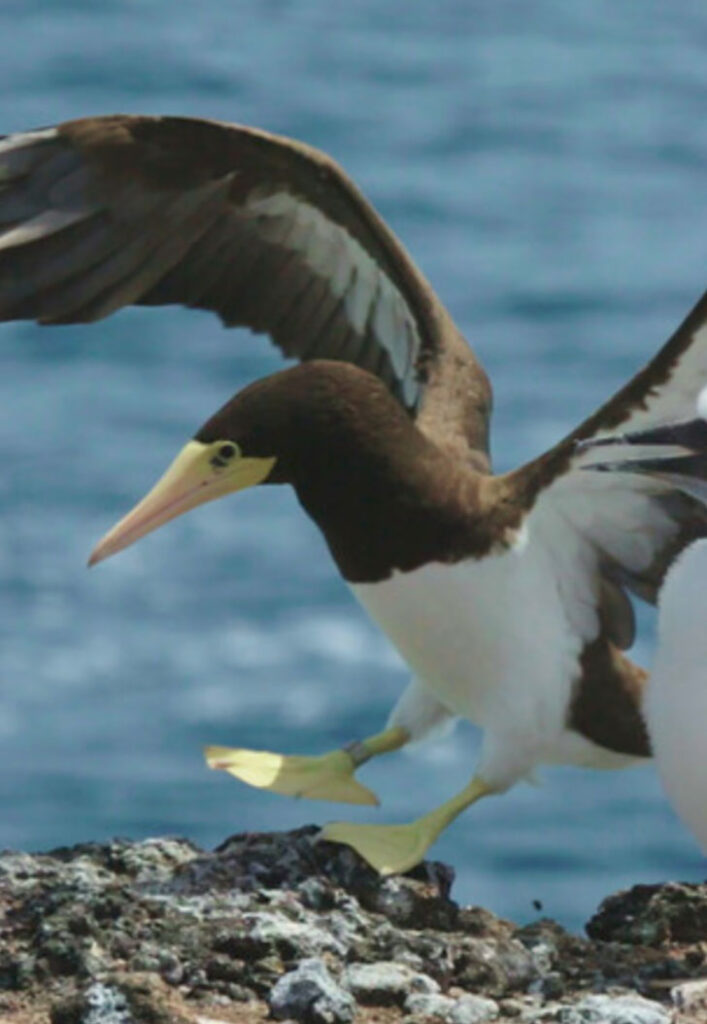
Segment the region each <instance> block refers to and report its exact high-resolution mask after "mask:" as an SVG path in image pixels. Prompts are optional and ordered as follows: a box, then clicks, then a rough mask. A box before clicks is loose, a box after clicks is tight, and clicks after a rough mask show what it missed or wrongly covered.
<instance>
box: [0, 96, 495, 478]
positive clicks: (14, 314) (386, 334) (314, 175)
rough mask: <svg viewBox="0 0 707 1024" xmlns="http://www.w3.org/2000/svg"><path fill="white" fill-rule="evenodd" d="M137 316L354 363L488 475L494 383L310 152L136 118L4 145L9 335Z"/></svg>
mask: <svg viewBox="0 0 707 1024" xmlns="http://www.w3.org/2000/svg"><path fill="white" fill-rule="evenodd" d="M134 303H142V304H149V305H158V304H164V303H179V304H183V305H187V306H195V307H199V308H202V309H209V310H213V311H214V312H216V313H218V315H219V316H220V317H221V319H222V321H223V322H224V323H225V324H226V325H228V326H235V325H243V326H248V327H250V328H252V329H253V330H256V331H263V332H266V333H268V334H269V335H270V336H271V337H272V338H273V340H274V341H275V342H276V344H277V345H278V346H279V347H280V348H281V349H282V351H283V352H284V353H285V354H286V355H288V356H295V357H298V358H300V359H312V358H331V359H342V360H347V361H350V362H353V363H356V364H357V365H359V366H362V367H364V368H365V369H368V370H370V371H371V372H372V373H375V374H377V375H378V376H379V377H380V378H381V379H383V380H384V381H385V383H386V384H387V385H388V386H389V387H390V389H391V391H392V392H393V393H394V394H395V395H396V397H397V398H398V399H399V400H400V402H401V403H402V404H403V405H404V406H405V407H406V408H407V409H408V410H410V412H411V413H412V414H413V415H416V416H417V417H418V423H419V425H420V426H421V428H422V429H423V430H425V431H426V432H427V433H428V434H430V435H431V436H433V437H434V438H435V439H436V440H438V441H440V442H443V443H446V444H449V445H453V446H457V447H458V448H460V450H461V449H463V450H464V451H465V453H466V454H467V455H468V454H469V450H471V452H472V453H473V452H475V451H476V450H478V452H477V454H478V461H479V463H480V464H481V465H483V464H484V463H485V453H486V448H487V445H486V431H487V419H488V412H489V406H490V391H489V386H488V382H487V380H486V377H485V375H484V373H483V370H482V369H481V367H480V366H479V364H478V362H477V361H476V359H475V358H474V356H473V354H472V352H471V350H470V349H469V347H468V345H466V343H465V342H464V340H463V339H462V338H461V336H460V335H459V333H458V332H457V330H456V328H455V327H454V325H453V323H452V322H451V320H450V318H449V316H448V314H447V313H446V311H445V310H444V308H443V306H442V305H441V303H440V302H439V301H438V299H437V298H436V296H435V294H434V292H433V290H432V289H431V287H430V286H429V284H428V283H427V281H426V280H425V279H424V277H423V276H422V275H421V273H420V272H419V270H418V269H417V268H416V267H415V265H414V264H413V262H412V260H411V259H410V257H409V256H408V254H407V253H406V251H405V249H404V248H403V247H402V245H401V244H400V242H399V241H398V240H397V239H396V237H395V236H394V235H393V234H392V232H391V231H390V230H389V229H388V228H387V226H386V225H385V223H384V222H383V221H382V220H381V218H380V217H379V216H378V214H377V213H376V212H375V210H374V209H373V208H372V207H371V205H370V204H369V203H368V202H367V201H366V200H365V198H364V197H363V196H362V195H361V194H360V192H359V191H358V190H357V188H356V187H355V185H354V184H353V183H352V182H351V181H350V179H349V178H348V177H347V176H346V175H345V174H344V172H343V171H342V170H341V168H340V167H339V166H338V165H337V164H336V163H335V162H334V161H333V160H332V159H330V158H329V157H328V156H326V155H325V154H323V153H321V152H319V151H317V150H315V149H312V148H310V147H308V146H306V145H304V144H302V143H299V142H295V141H292V140H289V139H285V138H281V137H278V136H275V135H270V134H268V133H266V132H262V131H257V130H254V129H250V128H243V127H239V126H235V125H229V124H222V123H217V122H210V121H201V120H191V119H187V118H176V117H130V116H112V117H100V118H91V119H86V120H81V121H72V122H67V123H66V124H63V125H60V126H59V127H57V128H50V129H46V130H42V131H37V132H28V133H26V134H22V135H15V136H8V137H7V138H5V139H4V140H2V141H0V319H5V320H11V319H34V320H39V321H40V322H41V323H45V324H52V323H73V322H81V321H84V322H85V321H92V320H97V319H99V318H101V317H104V316H108V315H109V314H110V313H112V312H114V311H115V310H116V309H118V308H120V307H121V306H125V305H129V304H134Z"/></svg>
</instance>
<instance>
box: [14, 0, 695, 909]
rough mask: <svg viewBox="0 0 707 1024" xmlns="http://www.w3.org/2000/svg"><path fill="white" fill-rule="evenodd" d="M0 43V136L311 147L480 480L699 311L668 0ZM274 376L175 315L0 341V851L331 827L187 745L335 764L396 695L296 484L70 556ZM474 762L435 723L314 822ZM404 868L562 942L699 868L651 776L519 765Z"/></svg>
mask: <svg viewBox="0 0 707 1024" xmlns="http://www.w3.org/2000/svg"><path fill="white" fill-rule="evenodd" d="M0 37H1V38H2V40H3V61H2V62H1V63H0V131H5V132H7V131H13V130H19V129H22V128H26V127H34V126H40V125H46V124H51V123H53V122H55V121H58V120H61V119H65V118H69V117H75V116H80V115H83V114H89V113H100V112H114V111H126V112H132V111H145V112H154V113H183V114H191V115H201V116H208V117H215V118H223V119H226V120H235V121H241V122H245V123H251V124H255V125H259V126H262V127H266V128H268V129H271V130H274V131H279V132H283V133H286V134H289V135H295V136H298V137H300V138H303V139H306V140H307V141H308V142H310V143H312V144H314V145H317V146H320V147H323V148H324V149H326V150H328V151H329V152H331V153H332V154H334V155H335V156H336V157H337V158H338V159H339V160H340V161H341V162H342V163H343V164H344V166H345V167H346V168H347V169H348V170H349V172H351V173H352V174H353V176H354V177H355V178H356V180H357V181H358V182H359V184H360V185H361V187H362V188H363V189H364V190H365V192H366V193H367V194H368V196H370V198H371V199H372V200H373V202H374V203H375V205H376V206H377V207H378V209H379V210H380V211H381V212H382V214H383V215H384V216H385V217H386V219H387V220H388V221H389V222H390V223H391V225H392V226H393V228H394V229H395V230H396V231H397V232H398V233H399V235H400V236H401V238H402V239H403V240H404V242H405V244H406V245H407V246H408V248H409V249H410V250H411V252H412V253H413V254H414V256H415V258H416V259H417V260H418V262H419V263H420V265H421V266H422V268H423V269H424V271H425V273H426V274H427V275H428V276H429V278H430V279H431V281H432V283H433V284H434V286H435V287H436V288H437V289H438V291H439V293H440V295H441V296H442V298H443V300H444V301H445V302H446V303H447V304H448V306H449V308H450V310H451V311H452V314H453V315H454V317H455V318H456V320H457V322H458V323H459V325H460V326H461V328H462V330H463V331H464V332H465V333H466V335H467V337H468V338H469V339H470V340H471V342H472V343H473V344H474V346H475V347H476V349H477V351H478V353H479V355H480V356H481V358H482V359H483V361H484V363H485V365H486V367H487V369H488V371H489V373H490V375H491V378H492V380H493V383H494V387H495V393H496V412H495V421H494V455H495V460H496V465H497V468H499V469H502V468H507V467H510V466H513V465H515V464H517V463H519V462H520V461H522V460H524V459H526V458H528V457H530V456H531V455H533V454H535V453H537V452H539V451H540V450H542V449H543V448H544V447H546V446H548V445H549V444H551V443H553V442H554V441H555V440H556V439H558V438H559V437H560V436H561V435H562V434H563V433H565V432H566V431H567V430H568V429H570V428H571V427H572V426H573V425H574V424H575V423H576V422H577V421H578V420H579V419H580V418H581V417H583V416H584V415H585V414H586V413H588V412H589V411H591V410H592V408H593V407H594V406H595V405H596V404H597V403H599V402H600V401H602V400H603V399H604V398H606V397H607V396H608V395H609V394H610V393H611V392H612V391H613V390H614V389H615V388H616V387H617V386H619V385H620V384H621V383H622V382H623V381H624V380H625V379H626V377H627V376H629V375H630V374H631V373H632V372H634V371H635V370H636V369H637V368H638V367H639V366H640V365H641V364H642V362H644V361H645V360H646V359H647V358H648V357H649V356H650V355H651V354H652V353H653V351H654V350H655V349H656V348H657V347H658V346H659V345H660V344H661V343H662V342H663V341H664V339H665V338H666V337H667V336H668V335H669V333H670V332H671V331H672V330H673V329H674V327H675V326H676V325H677V324H678V323H679V321H680V320H681V319H682V317H683V316H684V315H685V313H686V312H687V311H688V309H689V308H690V306H691V305H692V303H693V302H694V301H695V300H696V298H697V297H698V296H699V294H700V293H701V292H702V290H703V289H704V286H705V268H706V265H707V261H706V260H705V256H706V254H707V246H706V242H705V238H706V237H707V233H706V227H707V205H706V203H705V188H704V168H705V166H706V165H707V119H706V118H705V117H704V106H705V97H706V95H707V62H705V60H704V53H705V46H706V45H707V8H706V7H705V6H704V4H702V3H699V2H696V0H695V2H684V3H682V4H679V5H667V4H663V3H660V2H658V0H641V2H638V0H633V2H631V0H627V2H625V3H621V4H616V3H613V2H610V0H596V2H592V3H584V2H578V3H576V4H566V3H562V2H560V0H539V2H537V3H533V4H525V3H523V2H521V0H511V2H508V3H504V4H496V3H493V2H492V0H486V2H483V3H482V2H478V0H437V2H435V3H434V4H432V3H428V2H426V0H418V2H416V3H414V4H412V3H409V2H406V0H388V2H384V3H381V2H374V0H362V2H359V3H357V4H350V5H346V6H344V5H336V4H332V3H330V2H326V0H238V2H236V3H233V2H225V0H201V2H200V3H199V4H181V3H174V2H170V0H103V2H102V3H100V4H95V3H92V2H90V0H73V2H72V0H56V2H54V3H47V2H40V0H16V2H15V0H5V2H4V3H3V4H2V5H0ZM280 365H281V363H280V360H279V356H278V355H277V353H276V352H275V351H274V350H273V349H272V347H271V346H270V345H269V344H268V342H267V341H266V340H264V339H262V338H255V337H252V336H250V335H248V334H246V333H244V332H233V331H231V332H226V331H225V330H223V329H222V328H221V327H220V325H219V324H218V322H217V321H216V320H215V319H214V318H210V317H209V316H207V315H205V314H198V313H193V312H186V311H183V310H178V309H163V310H129V311H126V312H124V313H121V314H120V315H118V316H115V317H113V318H112V319H110V320H107V321H105V322H103V323H100V324H97V325H95V326H91V327H64V328H55V329H42V328H38V327H35V326H33V325H29V324H11V325H6V326H3V327H0V366H1V367H2V372H1V374H0V465H1V467H2V470H1V472H0V767H1V771H0V808H1V812H0V846H9V847H21V848H28V849H43V848H47V847H49V846H52V845H57V844H67V843H72V842H75V841H79V840H84V839H102V838H106V837H109V836H112V835H117V834H118V835H127V836H133V837H140V836H149V835H154V834H158V833H165V832H168V833H177V834H181V835H187V836H189V837H191V838H192V839H194V840H196V841H197V842H199V843H202V844H206V845H208V844H214V843H216V842H217V841H219V840H220V839H222V838H223V837H224V836H225V835H227V834H229V833H230V832H234V831H240V830H255V829H279V828H288V827H292V826H295V825H299V824H303V823H305V822H309V821H316V822H324V821H326V820H331V819H332V818H338V817H341V816H342V808H340V807H336V806H334V805H327V804H316V803H304V802H301V803H297V802H293V801H287V800H285V799H283V798H280V797H277V796H272V795H270V794H261V793H257V792H255V791H252V790H249V789H247V788H245V787H243V786H240V785H239V784H237V783H236V782H235V781H233V780H231V779H229V778H228V777H226V776H223V775H221V774H215V773H209V772H208V771H207V770H206V769H205V767H204V765H203V763H202V760H201V755H200V747H201V746H202V745H203V744H205V743H224V744H239V745H250V746H255V747H259V746H262V747H268V748H271V749H277V750H280V749H281V750H287V751H293V752H317V751H321V750H325V749H328V748H329V747H331V746H333V745H334V746H336V745H340V744H342V743H343V742H345V741H347V740H349V739H350V738H351V737H352V736H357V735H363V734H365V733H367V732H369V731H371V730H374V729H377V728H378V727H379V726H380V725H381V723H382V722H383V721H384V718H385V715H386V713H387V710H388V708H389V707H390V706H391V704H392V703H393V702H394V700H395V699H396V696H397V695H398V694H399V692H400V690H401V688H402V687H403V686H404V685H405V682H406V671H405V668H404V666H402V665H401V664H400V662H399V661H398V659H397V658H396V657H395V656H394V654H393V653H392V652H391V651H390V649H389V648H388V646H387V645H386V643H385V641H384V639H383V638H382V637H381V636H380V635H379V634H378V633H377V632H376V630H375V629H374V628H373V627H372V626H371V625H370V624H369V623H368V622H367V621H366V619H365V618H364V616H363V613H362V612H361V610H360V609H359V608H358V607H357V606H356V605H355V604H354V602H353V600H352V599H351V597H350V595H349V594H348V592H347V590H346V588H345V586H344V584H343V583H342V582H341V581H340V579H339V578H338V576H337V574H336V572H335V571H334V569H333V566H332V563H331V561H330V559H329V556H328V554H327V552H326V550H325V548H324V545H323V542H322V540H321V538H320V537H319V535H318V533H317V531H316V530H315V529H314V527H313V526H312V524H311V523H309V522H308V521H307V519H306V518H305V517H304V516H303V514H302V513H301V512H300V510H299V509H298V507H297V506H296V503H295V500H294V498H293V495H292V494H290V493H288V492H287V491H285V490H284V489H279V488H277V489H267V490H265V491H262V492H260V491H257V490H256V491H254V492H252V493H248V494H245V495H243V496H239V497H238V499H232V500H228V501H223V502H219V503H215V504H213V505H211V506H208V507H206V508H203V509H201V510H199V511H198V512H195V513H192V514H191V515H189V516H187V517H185V518H184V519H182V520H178V521H175V522H174V523H172V524H171V525H169V526H168V527H166V528H165V529H163V530H162V531H159V532H158V533H157V534H155V535H154V536H151V537H150V538H148V539H146V540H145V541H143V542H142V543H141V544H140V545H138V546H137V547H135V548H134V549H131V550H129V551H127V552H125V553H124V554H121V555H120V556H119V557H117V558H115V559H114V560H111V561H110V562H107V563H106V564H105V565H101V566H100V567H98V568H97V569H96V570H94V571H92V572H90V573H88V572H86V570H85V568H84V565H85V559H86V556H87V554H88V552H89V551H90V549H91V547H92V546H93V543H94V542H95V540H97V539H98V537H99V536H100V535H101V534H102V533H103V532H104V531H105V530H106V529H107V528H108V527H109V526H110V525H112V523H113V522H114V521H115V520H116V519H117V518H118V517H119V516H120V515H122V514H123V513H124V512H125V511H126V510H127V509H128V508H129V507H130V506H131V504H132V503H133V502H134V501H135V500H136V499H137V498H139V497H140V496H141V495H142V494H143V493H144V491H145V490H146V489H147V488H148V487H149V486H150V485H151V484H152V482H153V481H154V479H155V478H156V477H157V475H158V474H159V473H160V472H161V471H162V469H163V468H164V466H165V465H166V463H167V462H168V461H169V460H170V459H171V458H172V456H173V455H174V454H175V452H176V451H177V450H178V448H179V447H181V445H182V444H183V442H184V441H185V440H186V439H187V438H188V437H189V436H191V434H192V432H193V431H194V429H195V428H196V427H198V425H199V424H200V423H201V422H202V421H203V420H204V419H205V418H206V417H207V416H208V415H209V414H210V413H211V412H213V411H214V410H215V409H216V408H217V407H218V406H219V405H220V404H221V403H222V402H223V401H224V400H226V399H227V398H228V397H229V396H230V394H231V393H232V392H234V391H236V390H237V389H238V388H240V387H241V386H242V385H243V384H244V383H245V382H246V381H248V380H251V379H253V378H254V377H256V376H260V375H263V374H265V373H267V372H271V371H273V370H275V369H277V368H278V367H279V366H280ZM642 622H643V625H644V629H643V631H642V641H641V644H640V647H639V650H638V652H637V656H638V657H639V659H640V660H642V661H643V662H644V663H649V661H650V656H651V654H650V652H651V643H652V632H651V631H652V626H653V619H652V615H651V614H649V613H646V614H644V615H643V617H642ZM470 671H473V666H470ZM477 745H478V736H477V734H476V733H475V732H474V730H473V729H471V728H470V727H468V726H463V727H461V728H459V729H458V730H457V732H456V733H455V734H454V735H453V736H452V737H451V738H449V739H446V740H444V741H443V742H440V743H438V744H433V745H430V746H427V747H423V748H421V749H419V750H418V751H416V752H415V753H414V754H411V755H403V754H401V755H396V756H394V757H391V758H388V759H383V760H381V761H380V762H378V763H375V764H373V765H371V766H368V767H367V768H366V769H364V772H363V776H364V778H365V781H366V782H367V783H369V784H370V785H372V786H374V788H376V789H377V790H378V792H379V793H380V795H381V797H382V800H383V807H382V809H381V810H380V811H373V812H371V811H366V810H357V809H355V808H354V809H353V811H352V810H351V809H346V808H344V809H343V815H344V816H352V817H354V818H357V819H361V820H389V821H402V820H406V819H408V818H410V817H411V816H414V815H417V814H418V813H420V812H422V811H424V810H427V809H429V808H431V807H432V806H434V805H435V804H436V803H438V802H440V801H441V800H442V799H446V798H447V796H449V795H450V794H451V793H452V792H453V791H455V790H456V789H457V788H459V787H460V786H461V785H462V784H463V783H464V782H465V781H466V780H467V778H468V776H469V774H470V771H471V769H472V766H473V762H474V756H475V751H476V749H477ZM434 853H435V855H437V856H439V857H440V858H444V859H446V860H448V861H450V862H451V863H453V864H454V866H455V868H456V870H457V876H458V880H457V883H456V890H455V892H456V896H457V898H458V899H460V900H462V901H465V902H481V903H483V904H485V905H486V906H488V907H490V908H492V909H493V910H495V911H497V912H499V913H501V914H505V915H508V916H510V917H512V918H515V919H516V920H519V921H527V920H531V919H533V917H534V916H536V914H537V913H538V911H537V909H536V908H534V906H533V901H540V902H541V903H542V904H543V908H544V912H545V913H549V914H552V915H554V916H556V917H557V918H559V920H561V921H562V922H563V923H565V924H566V925H567V926H569V927H572V928H580V927H581V925H582V923H583V922H584V921H585V920H586V918H587V917H588V915H589V914H590V913H591V911H592V910H593V908H594V907H595V906H596V904H597V902H598V901H599V900H600V899H601V898H602V897H603V896H604V895H606V894H607V893H608V892H610V891H612V890H614V889H616V888H618V887H621V886H625V885H629V884H632V883H635V882H649V881H658V880H661V879H667V878H676V877H679V878H685V879H697V878H700V877H703V876H704V874H705V864H704V861H703V860H702V859H701V857H700V855H699V853H698V851H697V848H696V846H695V844H694V842H693V841H692V840H691V838H690V837H689V836H688V835H687V834H686V833H685V831H684V830H683V829H682V827H681V826H680V825H679V824H678V822H677V821H676V819H675V817H674V815H673V813H672V812H671V810H670V808H669V807H668V805H667V803H666V801H665V799H664V798H663V796H662V794H661V792H660V789H659V786H658V784H657V781H656V778H655V775H654V772H653V770H652V769H651V768H650V767H644V768H640V769H632V770H630V771H626V772H623V773H608V774H602V773H592V772H582V771H574V770H554V771H548V772H546V773H545V774H544V781H543V785H542V786H541V787H531V786H526V785H521V786H518V787H517V788H516V789H515V790H513V791H512V792H511V793H509V794H508V795H506V796H504V797H502V798H497V799H492V800H488V801H484V802H482V803H481V804H479V805H478V806H477V807H475V808H474V809H473V810H471V811H469V812H468V813H467V814H466V815H464V816H463V817H462V818H461V819H460V820H459V821H458V822H457V823H456V824H455V825H454V826H453V827H452V828H451V829H450V830H449V831H448V832H447V833H446V834H445V835H444V836H443V837H442V839H441V840H440V841H439V843H438V844H437V846H436V847H435V849H434Z"/></svg>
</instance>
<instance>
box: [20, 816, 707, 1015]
mask: <svg viewBox="0 0 707 1024" xmlns="http://www.w3.org/2000/svg"><path fill="white" fill-rule="evenodd" d="M316 834H317V830H316V829H315V828H303V829H300V830H298V831H296V832H291V833H278V834H273V835H240V836H234V837H232V838H230V839H228V840H226V842H224V843H223V844H222V845H221V846H220V847H219V848H218V849H217V850H215V851H214V852H213V853H207V852H205V851H203V850H200V849H198V848H197V847H195V846H194V845H192V844H191V843H189V842H187V841H186V840H181V839H155V840H149V841H146V842H140V843H132V842H123V841H116V842H112V843H108V844H104V845H101V844H92V843H89V844H82V845H79V846H74V847H71V848H66V849H58V850H53V851H52V852H51V853H47V854H36V855H30V854H26V853H5V854H3V855H0V908H1V917H0V928H1V929H2V932H1V938H0V1021H2V1022H3V1024H40V1022H41V1024H45V1022H49V1024H236V1022H238V1024H245V1022H251V1021H252V1022H258V1021H264V1020H267V1019H271V1020H272V1019H275V1020H289V1021H301V1022H303V1024H339V1022H341V1024H348V1022H350V1021H354V1022H356V1024H373V1022H379V1024H395V1022H397V1021H404V1022H406V1024H422V1022H428V1021H430V1022H448V1024H481V1022H484V1021H497V1022H499V1024H501V1022H504V1021H508V1022H514V1024H516V1022H538V1024H540V1022H544V1021H557V1022H560V1024H669V1022H680V1024H688V1022H695V1024H705V1022H707V981H705V980H702V979H705V978H707V884H705V885H701V886H698V885H680V884H668V885H663V886H637V887H636V888H634V889H632V890H630V891H629V892H624V893H619V894H618V895H617V896H612V897H610V898H609V899H607V900H606V901H605V902H604V903H603V904H602V906H601V907H600V909H599V911H598V913H597V914H596V915H595V916H594V917H593V918H592V920H591V921H590V922H589V924H588V925H587V933H588V935H589V938H588V939H584V938H579V937H577V936H575V935H570V934H568V933H567V932H565V931H564V930H563V929H562V928H560V927H559V925H557V924H555V923H554V922H552V921H540V922H538V923H535V924H533V925H530V926H526V927H523V928H518V927H516V926H515V925H513V924H511V923H509V922H508V921H503V920H501V919H499V918H497V917H495V916H494V915H493V914H491V913H489V912H488V911H486V910H483V909H481V908H479V907H459V906H458V905H457V904H456V903H454V902H453V900H452V899H450V889H451V885H452V880H453V874H452V872H451V870H450V869H449V868H447V867H445V866H444V865H442V864H438V863H431V862H428V863H425V864H423V865H421V866H420V867H419V868H418V869H416V870H415V871H414V872H411V873H410V874H408V875H406V876H405V877H399V878H392V879H385V880H384V879H380V878H378V877H377V876H376V875H375V874H374V873H373V872H372V871H371V870H370V869H369V868H368V867H367V866H366V865H364V864H363V863H362V862H361V861H360V860H359V859H358V857H357V856H356V855H355V854H353V852H352V851H350V850H348V849H346V848H343V847H338V846H333V845H331V844H327V843H316V842H315V838H316Z"/></svg>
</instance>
